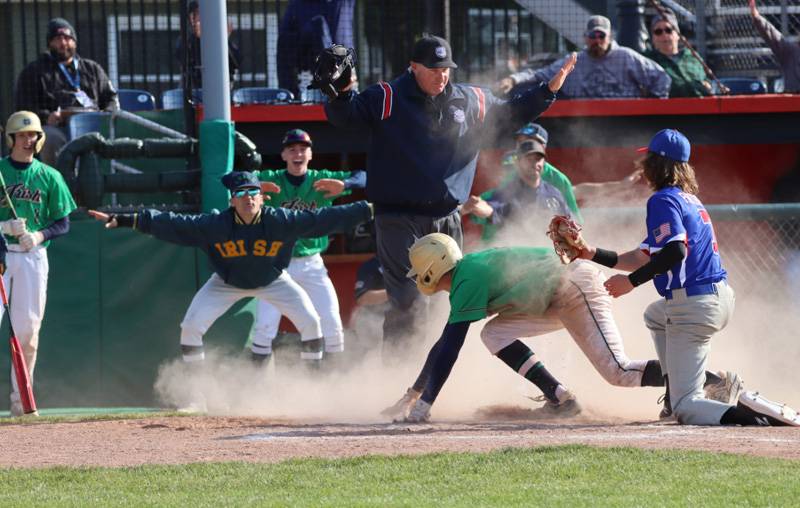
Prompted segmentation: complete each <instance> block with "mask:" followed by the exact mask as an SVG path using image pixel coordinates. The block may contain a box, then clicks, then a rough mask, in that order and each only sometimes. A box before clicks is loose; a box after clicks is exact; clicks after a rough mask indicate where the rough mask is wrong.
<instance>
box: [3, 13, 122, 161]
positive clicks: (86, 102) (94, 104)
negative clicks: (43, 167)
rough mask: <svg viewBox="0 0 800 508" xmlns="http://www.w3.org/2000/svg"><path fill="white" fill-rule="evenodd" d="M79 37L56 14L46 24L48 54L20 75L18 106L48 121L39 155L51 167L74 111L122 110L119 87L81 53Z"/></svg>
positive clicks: (98, 66)
mask: <svg viewBox="0 0 800 508" xmlns="http://www.w3.org/2000/svg"><path fill="white" fill-rule="evenodd" d="M77 44H78V35H77V34H76V33H75V29H74V28H72V25H70V24H69V22H68V21H67V20H65V19H62V18H53V19H51V20H50V22H49V23H48V24H47V47H48V50H49V51H48V52H47V53H43V54H42V55H41V56H40V57H39V58H38V59H37V60H35V61H34V62H31V63H29V64H28V65H27V66H26V67H25V68H24V69H23V70H22V72H21V73H20V75H19V78H17V86H16V92H15V97H14V108H15V109H16V110H17V111H19V110H27V111H33V112H34V113H36V114H37V115H38V116H39V119H40V120H41V121H42V124H44V132H45V134H46V138H47V141H46V142H45V145H44V148H43V149H42V151H41V153H40V155H39V157H40V159H41V160H42V162H44V163H45V164H48V165H50V166H52V165H54V164H55V162H56V154H57V153H58V150H60V149H61V147H62V146H64V144H65V143H66V142H67V131H66V121H67V118H68V114H69V112H70V110H74V109H75V108H80V109H83V110H86V109H89V110H94V111H97V110H103V111H111V110H116V109H119V102H118V100H117V91H116V90H115V89H114V85H112V84H111V81H110V80H109V79H108V75H107V74H106V71H104V70H103V68H102V67H101V66H100V64H98V63H97V62H94V61H92V60H89V59H87V58H82V57H79V56H78V54H77V51H76V49H77Z"/></svg>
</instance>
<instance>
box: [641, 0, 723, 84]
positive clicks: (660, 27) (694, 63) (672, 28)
mask: <svg viewBox="0 0 800 508" xmlns="http://www.w3.org/2000/svg"><path fill="white" fill-rule="evenodd" d="M679 33H680V29H679V27H678V18H676V17H675V13H673V12H672V11H670V10H667V9H665V10H664V15H662V14H661V13H659V14H656V15H655V16H653V19H652V20H651V21H650V41H651V42H652V44H653V49H651V50H650V51H646V52H645V53H644V56H646V57H647V58H649V59H651V60H653V61H654V62H656V63H657V64H658V65H660V66H661V67H663V68H664V70H665V71H667V74H668V75H669V77H670V78H671V79H672V85H671V86H670V89H669V96H670V97H703V96H706V95H711V83H710V82H709V80H708V76H706V71H705V69H704V68H703V63H702V62H701V61H700V60H699V59H698V57H695V56H694V55H692V52H691V51H689V50H688V49H687V48H683V49H681V48H680V47H679V45H678V43H679V42H680V36H679Z"/></svg>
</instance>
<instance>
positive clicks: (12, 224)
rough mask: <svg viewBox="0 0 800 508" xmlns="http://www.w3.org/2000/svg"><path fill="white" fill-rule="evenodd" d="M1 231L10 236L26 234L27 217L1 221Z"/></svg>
mask: <svg viewBox="0 0 800 508" xmlns="http://www.w3.org/2000/svg"><path fill="white" fill-rule="evenodd" d="M0 231H2V232H3V233H4V234H6V235H10V236H20V235H22V234H25V233H26V229H25V219H9V220H4V221H2V222H0Z"/></svg>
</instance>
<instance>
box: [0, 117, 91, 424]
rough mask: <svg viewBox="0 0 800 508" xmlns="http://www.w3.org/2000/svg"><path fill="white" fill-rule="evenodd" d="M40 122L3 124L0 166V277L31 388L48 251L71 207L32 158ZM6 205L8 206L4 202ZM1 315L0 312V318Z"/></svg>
mask: <svg viewBox="0 0 800 508" xmlns="http://www.w3.org/2000/svg"><path fill="white" fill-rule="evenodd" d="M44 142H45V134H44V131H43V130H42V125H41V122H40V121H39V117H38V116H37V115H36V114H34V113H31V112H30V111H17V112H16V113H14V114H13V115H11V116H10V117H9V118H8V123H7V124H6V143H7V144H8V146H9V148H11V155H9V156H8V157H6V158H4V159H1V160H0V175H2V180H1V181H0V184H2V186H3V187H5V190H6V192H5V193H3V194H2V195H1V196H2V201H0V229H1V230H2V233H3V235H4V236H5V239H6V241H7V242H8V250H9V253H8V258H7V270H6V272H5V274H4V275H3V279H4V282H5V284H6V287H7V288H9V291H10V294H9V298H10V299H11V321H12V322H13V323H14V331H15V332H16V333H17V338H18V339H19V341H20V345H21V346H22V350H23V353H24V355H25V362H26V365H27V366H28V371H29V374H30V377H31V382H33V369H34V367H35V366H36V351H37V348H38V345H39V329H40V328H41V326H42V319H43V318H44V307H45V301H46V300H47V274H48V271H49V264H48V261H47V246H48V245H49V243H50V240H52V239H54V238H57V237H59V236H62V235H65V234H66V233H67V232H68V231H69V214H70V212H72V211H73V210H74V209H75V202H74V201H73V199H72V195H71V194H70V192H69V189H68V188H67V184H66V182H65V181H64V178H63V177H62V176H61V173H59V172H58V170H56V169H54V168H51V167H50V166H48V165H46V164H43V163H41V162H39V161H38V160H36V159H35V158H34V155H36V154H37V153H39V152H40V151H41V149H42V146H44ZM9 200H10V202H9ZM2 312H3V310H2V309H0V317H2ZM11 414H12V415H20V414H22V403H21V402H20V398H19V390H18V388H17V384H16V379H15V378H14V376H13V375H12V376H11Z"/></svg>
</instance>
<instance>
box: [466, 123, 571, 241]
mask: <svg viewBox="0 0 800 508" xmlns="http://www.w3.org/2000/svg"><path fill="white" fill-rule="evenodd" d="M516 155H517V156H516V158H515V166H516V177H515V178H511V179H509V180H507V181H506V182H505V183H504V184H503V185H501V186H500V188H498V189H493V190H490V191H488V192H485V193H484V194H483V195H482V196H470V197H469V199H467V202H466V203H464V206H463V207H462V208H461V213H462V214H465V215H466V214H471V215H472V216H473V220H474V221H475V222H477V223H478V224H484V225H485V226H484V230H483V233H484V234H483V239H484V240H489V239H491V237H492V235H493V233H494V229H495V228H494V227H502V226H503V225H504V224H506V223H507V222H509V221H520V219H521V218H525V223H526V224H535V223H536V220H535V219H537V218H541V219H544V220H546V221H548V222H549V221H550V218H551V217H552V216H553V215H571V213H570V209H569V207H568V206H567V202H566V200H565V199H564V196H563V195H562V193H561V191H559V190H558V189H557V188H556V187H554V186H553V185H551V184H550V183H548V182H547V181H545V180H544V175H543V172H544V169H545V159H546V156H547V154H546V151H545V146H544V144H543V143H542V142H541V141H540V140H539V139H535V138H533V139H526V140H523V141H522V142H521V143H518V144H517V150H516ZM540 225H541V224H540ZM486 226H494V227H486ZM540 229H542V230H543V226H542V228H540Z"/></svg>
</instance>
